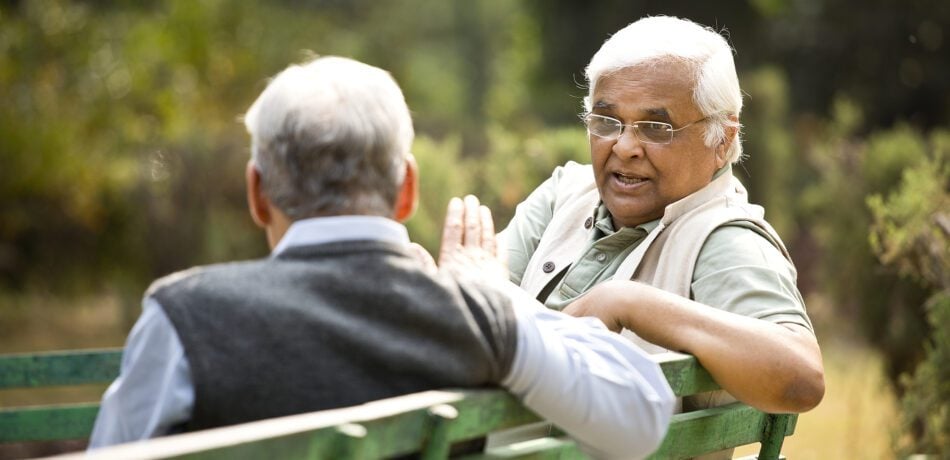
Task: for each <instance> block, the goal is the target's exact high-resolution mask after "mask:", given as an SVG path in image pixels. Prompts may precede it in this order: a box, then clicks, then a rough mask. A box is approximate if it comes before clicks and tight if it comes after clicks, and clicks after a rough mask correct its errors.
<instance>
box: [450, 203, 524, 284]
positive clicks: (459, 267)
mask: <svg viewBox="0 0 950 460" xmlns="http://www.w3.org/2000/svg"><path fill="white" fill-rule="evenodd" d="M506 256H507V251H506V250H505V248H504V246H503V244H501V241H500V240H497V239H496V238H495V223H494V221H493V219H492V215H491V210H489V209H488V208H487V207H486V206H482V205H481V204H480V203H479V201H478V198H476V197H475V196H474V195H467V196H466V197H465V198H464V199H460V198H452V199H451V200H450V201H449V206H448V211H447V213H446V216H445V226H444V227H443V229H442V247H441V249H440V251H439V266H440V267H441V268H443V269H447V270H449V271H451V272H454V273H457V274H466V273H467V274H473V273H481V274H483V275H488V276H493V277H501V278H504V279H507V277H508V263H507V258H506Z"/></svg>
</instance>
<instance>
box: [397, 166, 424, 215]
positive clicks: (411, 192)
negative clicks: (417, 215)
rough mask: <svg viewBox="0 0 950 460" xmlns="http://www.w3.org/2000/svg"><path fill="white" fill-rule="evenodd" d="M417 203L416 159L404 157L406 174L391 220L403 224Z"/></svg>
mask: <svg viewBox="0 0 950 460" xmlns="http://www.w3.org/2000/svg"><path fill="white" fill-rule="evenodd" d="M418 202H419V166H418V165H417V164H416V157H414V156H412V154H411V153H410V154H408V155H406V174H405V177H404V178H403V180H402V185H400V186H399V194H398V195H397V196H396V207H395V209H393V219H395V220H396V221H397V222H405V221H406V220H408V219H409V218H410V217H412V214H413V213H414V212H416V204H417V203H418Z"/></svg>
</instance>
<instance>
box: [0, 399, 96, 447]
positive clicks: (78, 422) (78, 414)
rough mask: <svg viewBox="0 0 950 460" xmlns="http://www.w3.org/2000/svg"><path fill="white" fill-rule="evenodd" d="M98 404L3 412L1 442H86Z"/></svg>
mask: <svg viewBox="0 0 950 460" xmlns="http://www.w3.org/2000/svg"><path fill="white" fill-rule="evenodd" d="M98 412H99V404H98V403H88V404H69V405H61V406H38V407H16V408H12V409H0V442H14V441H52V440H59V439H85V438H88V437H89V435H90V434H91V433H92V425H93V423H95V421H96V414H97V413H98Z"/></svg>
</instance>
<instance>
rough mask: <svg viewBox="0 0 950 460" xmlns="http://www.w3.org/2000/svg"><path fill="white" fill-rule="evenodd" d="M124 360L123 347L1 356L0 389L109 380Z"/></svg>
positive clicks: (117, 372)
mask: <svg viewBox="0 0 950 460" xmlns="http://www.w3.org/2000/svg"><path fill="white" fill-rule="evenodd" d="M121 361H122V349H119V348H112V349H102V350H71V351H57V352H49V353H21V354H11V355H0V388H32V387H44V386H57V385H84V384H91V383H109V382H111V381H112V380H113V379H115V377H116V376H117V375H119V363H120V362H121Z"/></svg>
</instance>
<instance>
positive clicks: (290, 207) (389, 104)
mask: <svg viewBox="0 0 950 460" xmlns="http://www.w3.org/2000/svg"><path fill="white" fill-rule="evenodd" d="M244 124H245V126H246V127H247V131H248V132H249V133H250V135H251V155H252V160H253V162H254V164H255V166H256V168H257V169H258V171H260V173H261V177H262V183H263V189H264V192H265V194H266V195H267V197H268V198H269V199H270V200H271V202H272V203H273V204H274V205H275V206H277V207H278V208H279V209H280V210H281V211H283V212H284V213H285V214H286V215H287V216H288V217H290V218H291V219H293V220H299V219H302V218H306V217H314V216H319V215H333V214H343V213H352V214H376V215H389V214H391V212H392V210H393V208H394V206H395V202H396V196H397V194H398V190H399V186H400V184H401V183H402V181H403V179H404V177H403V176H404V173H405V167H404V166H405V159H406V156H407V155H408V153H409V150H410V146H411V144H412V139H413V129H412V118H411V116H410V114H409V108H408V107H407V106H406V101H405V98H404V97H403V94H402V91H400V89H399V86H398V85H397V84H396V82H395V80H393V78H392V77H391V76H390V75H389V73H387V72H386V71H384V70H382V69H379V68H376V67H373V66H370V65H366V64H363V63H361V62H357V61H354V60H352V59H347V58H342V57H335V56H328V57H321V58H317V59H314V60H313V61H310V62H307V63H304V64H300V65H292V66H290V67H288V68H287V69H285V70H284V71H282V72H281V73H280V74H278V75H277V76H276V77H274V79H273V80H272V81H271V82H270V84H268V85H267V88H266V89H264V92H263V93H261V95H260V96H259V97H258V98H257V100H256V101H254V104H253V105H251V108H250V109H248V111H247V114H245V116H244Z"/></svg>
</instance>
